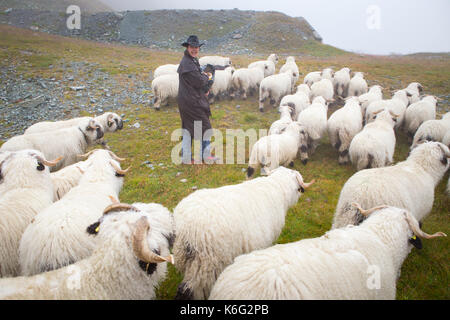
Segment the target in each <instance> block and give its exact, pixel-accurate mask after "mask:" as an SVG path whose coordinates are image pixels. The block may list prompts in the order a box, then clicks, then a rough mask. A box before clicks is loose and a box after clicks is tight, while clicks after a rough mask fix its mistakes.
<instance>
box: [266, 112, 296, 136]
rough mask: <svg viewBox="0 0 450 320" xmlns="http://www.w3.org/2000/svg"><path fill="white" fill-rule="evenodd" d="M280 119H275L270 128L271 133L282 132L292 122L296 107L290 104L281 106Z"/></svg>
mask: <svg viewBox="0 0 450 320" xmlns="http://www.w3.org/2000/svg"><path fill="white" fill-rule="evenodd" d="M278 110H279V112H280V119H278V120H276V121H274V122H273V123H272V125H271V126H270V129H269V135H271V134H281V133H282V132H283V131H284V130H286V128H287V127H288V126H289V125H290V124H291V123H292V115H293V113H294V109H293V108H292V107H290V106H280V107H279V108H278Z"/></svg>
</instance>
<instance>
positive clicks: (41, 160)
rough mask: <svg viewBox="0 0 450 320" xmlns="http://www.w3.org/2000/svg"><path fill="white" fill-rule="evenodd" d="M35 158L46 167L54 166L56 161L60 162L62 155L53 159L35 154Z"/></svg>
mask: <svg viewBox="0 0 450 320" xmlns="http://www.w3.org/2000/svg"><path fill="white" fill-rule="evenodd" d="M35 157H36V159H37V160H38V161H39V162H40V163H42V164H43V165H46V166H47V167H54V166H56V165H57V164H58V162H60V161H61V160H62V158H63V157H58V158H56V159H55V160H51V161H49V160H45V159H44V158H42V157H40V156H35Z"/></svg>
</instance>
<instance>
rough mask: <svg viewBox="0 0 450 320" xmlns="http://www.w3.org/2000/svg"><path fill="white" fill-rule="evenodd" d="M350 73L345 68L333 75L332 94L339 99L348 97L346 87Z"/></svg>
mask: <svg viewBox="0 0 450 320" xmlns="http://www.w3.org/2000/svg"><path fill="white" fill-rule="evenodd" d="M350 72H351V70H350V69H349V68H347V67H345V68H342V69H341V70H339V71H336V72H335V73H334V77H333V82H334V93H335V94H336V95H337V96H338V97H340V98H345V97H347V96H348V86H349V84H350Z"/></svg>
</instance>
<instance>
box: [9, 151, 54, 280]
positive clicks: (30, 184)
mask: <svg viewBox="0 0 450 320" xmlns="http://www.w3.org/2000/svg"><path fill="white" fill-rule="evenodd" d="M0 159H1V162H0V230H1V232H0V243H1V245H0V277H14V276H17V275H19V255H18V251H19V242H20V238H21V237H22V234H23V232H24V230H25V228H26V227H27V226H28V224H29V223H30V221H31V220H32V219H33V217H34V216H35V215H36V214H38V213H39V212H40V211H41V210H43V209H45V208H46V207H48V206H50V205H51V204H52V202H53V184H52V180H51V178H50V172H49V170H48V167H49V166H54V165H56V163H57V162H58V161H59V160H60V158H58V159H57V160H54V161H47V160H46V159H45V157H44V155H43V154H42V153H41V152H39V151H37V150H21V151H16V152H5V153H2V155H1V157H0Z"/></svg>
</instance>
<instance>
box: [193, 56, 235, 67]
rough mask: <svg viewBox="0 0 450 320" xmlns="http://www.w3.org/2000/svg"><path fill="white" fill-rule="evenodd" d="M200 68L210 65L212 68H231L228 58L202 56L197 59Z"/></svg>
mask: <svg viewBox="0 0 450 320" xmlns="http://www.w3.org/2000/svg"><path fill="white" fill-rule="evenodd" d="M198 62H199V63H200V65H201V66H206V65H207V64H211V65H213V66H222V67H229V66H231V60H230V58H228V57H221V56H204V57H201V58H200V59H198Z"/></svg>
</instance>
